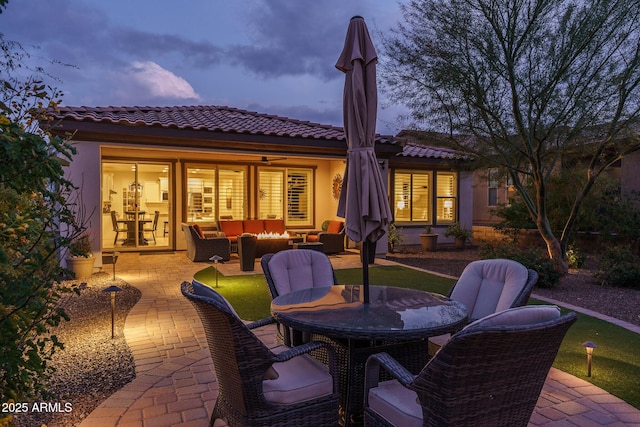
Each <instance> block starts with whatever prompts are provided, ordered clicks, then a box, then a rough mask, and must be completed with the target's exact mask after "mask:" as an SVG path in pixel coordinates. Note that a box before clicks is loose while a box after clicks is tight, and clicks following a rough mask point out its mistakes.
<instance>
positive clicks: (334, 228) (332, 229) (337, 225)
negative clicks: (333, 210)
mask: <svg viewBox="0 0 640 427" xmlns="http://www.w3.org/2000/svg"><path fill="white" fill-rule="evenodd" d="M342 224H344V223H343V222H342V221H329V226H328V227H327V233H339V232H341V231H342Z"/></svg>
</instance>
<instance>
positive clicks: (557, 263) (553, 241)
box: [538, 226, 569, 275]
mask: <svg viewBox="0 0 640 427" xmlns="http://www.w3.org/2000/svg"><path fill="white" fill-rule="evenodd" d="M538 230H539V231H540V235H541V236H542V238H543V239H544V241H545V243H546V244H547V253H548V254H549V258H551V261H552V262H553V266H554V267H555V269H556V271H557V272H558V273H560V274H562V275H565V274H567V272H568V271H569V262H568V261H567V259H566V257H565V252H564V251H563V250H562V245H561V244H560V240H558V238H557V237H556V236H554V235H553V233H552V232H551V230H550V229H549V228H548V227H540V226H538Z"/></svg>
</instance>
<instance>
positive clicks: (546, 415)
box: [81, 252, 640, 427]
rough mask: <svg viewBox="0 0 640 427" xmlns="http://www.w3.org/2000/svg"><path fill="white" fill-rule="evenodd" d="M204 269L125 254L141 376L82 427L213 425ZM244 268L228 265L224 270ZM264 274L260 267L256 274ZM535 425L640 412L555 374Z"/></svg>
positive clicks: (270, 340)
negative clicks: (196, 300) (185, 291)
mask: <svg viewBox="0 0 640 427" xmlns="http://www.w3.org/2000/svg"><path fill="white" fill-rule="evenodd" d="M351 259H353V261H351ZM358 260H359V257H357V256H341V257H337V258H336V257H332V262H333V263H334V264H335V267H336V268H340V267H342V266H348V265H351V266H355V265H357V262H358ZM204 267H206V264H203V263H192V262H191V261H189V260H188V259H187V258H186V256H185V255H184V253H180V252H178V253H176V254H155V255H140V254H121V256H120V259H119V260H118V263H117V264H116V271H117V276H118V277H120V278H122V279H123V280H125V281H127V282H128V283H130V284H131V285H133V286H135V287H137V288H138V289H139V290H140V291H141V292H142V298H141V299H140V301H139V302H138V303H137V304H136V305H135V307H133V309H132V310H131V312H130V313H129V315H128V317H127V320H126V324H125V327H124V335H125V338H126V340H127V343H128V344H129V346H130V347H131V351H132V352H133V357H134V360H135V364H136V378H135V379H134V380H133V381H132V382H131V383H129V384H127V385H126V386H124V387H123V388H122V389H121V390H119V391H118V392H116V393H114V394H113V395H112V396H111V397H109V398H108V399H107V400H106V401H104V402H103V403H102V404H101V405H100V406H99V407H98V408H96V409H95V410H94V411H93V412H92V413H91V414H89V415H88V417H87V418H86V419H85V420H84V421H83V423H82V424H81V426H82V427H102V426H104V427H112V426H127V427H136V426H140V427H151V426H153V427H162V426H187V427H189V426H193V427H205V426H207V425H208V423H209V417H210V414H211V412H212V410H213V404H214V401H215V399H216V396H217V390H218V385H217V382H216V377H215V374H214V371H213V365H212V362H211V358H210V356H209V351H208V349H207V344H206V339H205V336H204V330H203V328H202V325H201V323H200V320H199V318H198V315H197V314H196V312H195V310H194V309H193V307H192V306H191V304H190V303H189V302H188V301H187V300H186V299H185V298H184V297H183V296H182V295H181V294H180V289H179V286H180V283H181V282H182V281H184V280H191V278H192V277H193V275H194V273H196V272H197V271H199V270H201V269H203V268H204ZM238 267H239V266H238ZM238 267H234V266H233V263H230V264H225V265H224V268H225V269H231V268H238ZM374 268H375V267H374ZM238 270H239V268H238ZM221 271H222V268H221ZM261 271H262V270H261V269H260V267H259V264H257V265H256V270H255V273H261ZM118 332H119V333H122V331H118ZM257 333H258V334H260V336H261V338H262V339H263V340H264V341H265V342H267V344H268V345H275V330H274V328H273V327H265V328H262V329H261V330H259V331H258V332H257ZM529 425H530V426H581V427H584V426H610V427H618V426H638V427H640V411H639V410H637V409H635V408H634V407H632V406H631V405H629V404H627V403H625V402H624V401H622V400H620V399H618V398H616V397H614V396H612V395H610V394H608V393H606V392H605V391H603V390H602V389H600V388H598V387H595V386H593V385H592V384H590V383H588V382H586V381H584V380H581V379H579V378H576V377H574V376H571V375H569V374H566V373H564V372H561V371H559V370H557V369H552V370H551V372H550V374H549V377H548V378H547V381H546V383H545V386H544V389H543V392H542V394H541V396H540V399H539V401H538V405H537V407H536V410H535V412H534V413H533V416H532V417H531V420H530V422H529Z"/></svg>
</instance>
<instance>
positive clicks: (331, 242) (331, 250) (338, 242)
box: [307, 221, 345, 254]
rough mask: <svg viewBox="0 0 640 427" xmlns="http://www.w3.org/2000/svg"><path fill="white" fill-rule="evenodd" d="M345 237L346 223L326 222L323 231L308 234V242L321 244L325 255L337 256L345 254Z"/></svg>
mask: <svg viewBox="0 0 640 427" xmlns="http://www.w3.org/2000/svg"><path fill="white" fill-rule="evenodd" d="M344 237H345V229H344V221H325V222H324V223H323V224H322V230H314V231H309V232H308V233H307V242H309V243H313V242H320V243H322V244H323V251H324V253H325V254H336V253H340V252H344Z"/></svg>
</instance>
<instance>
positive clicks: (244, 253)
mask: <svg viewBox="0 0 640 427" xmlns="http://www.w3.org/2000/svg"><path fill="white" fill-rule="evenodd" d="M303 241H304V240H303V238H302V237H274V236H271V235H270V236H268V237H262V236H261V235H254V234H244V235H241V236H238V256H239V257H240V269H241V270H242V271H253V269H254V262H255V259H256V258H262V255H264V254H271V253H276V252H280V251H284V250H286V249H290V248H291V246H290V245H292V244H296V243H302V242H303Z"/></svg>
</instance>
